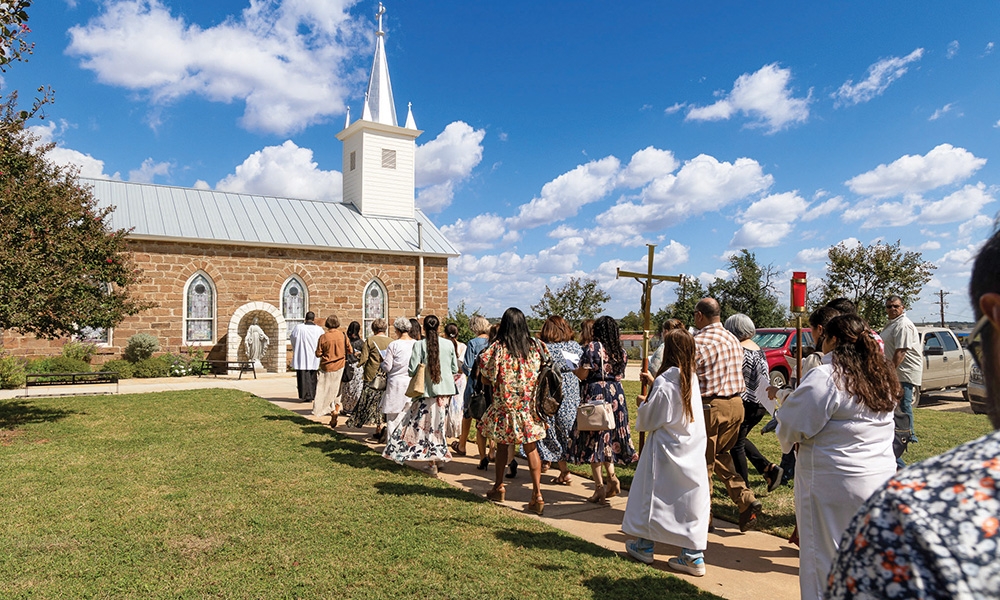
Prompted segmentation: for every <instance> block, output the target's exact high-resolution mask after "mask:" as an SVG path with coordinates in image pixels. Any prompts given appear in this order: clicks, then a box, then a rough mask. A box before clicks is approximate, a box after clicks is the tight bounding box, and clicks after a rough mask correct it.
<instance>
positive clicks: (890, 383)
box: [775, 315, 902, 599]
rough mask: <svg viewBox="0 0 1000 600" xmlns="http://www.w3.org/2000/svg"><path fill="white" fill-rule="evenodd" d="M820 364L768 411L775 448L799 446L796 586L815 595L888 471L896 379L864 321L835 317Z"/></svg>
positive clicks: (826, 332)
mask: <svg viewBox="0 0 1000 600" xmlns="http://www.w3.org/2000/svg"><path fill="white" fill-rule="evenodd" d="M822 349H823V353H824V356H823V363H822V364H821V365H820V366H818V367H816V368H814V369H812V370H811V371H809V373H808V374H806V376H805V377H804V378H803V379H802V384H801V385H800V386H799V387H798V389H796V390H795V391H794V392H792V393H791V394H790V395H789V396H788V398H786V399H785V401H784V403H783V404H782V405H781V407H780V408H779V409H778V410H777V412H775V418H776V419H777V420H778V429H777V434H778V440H779V441H780V442H781V450H782V451H783V452H788V451H789V450H791V448H792V446H793V445H794V444H798V445H799V449H798V459H797V461H796V467H795V520H796V522H797V524H798V528H799V540H800V550H799V557H800V558H799V591H800V592H801V595H802V598H804V599H808V598H821V597H822V596H823V590H824V589H825V588H826V578H827V575H828V573H829V570H830V566H831V565H832V564H833V558H834V557H835V556H836V554H837V548H838V545H839V542H840V538H841V536H842V535H843V533H844V531H845V530H846V529H847V526H848V524H849V523H850V522H851V519H852V518H853V517H854V513H855V512H857V510H858V508H860V507H861V505H862V504H863V503H864V501H865V500H867V499H868V496H870V495H871V494H872V493H873V492H874V491H875V490H876V489H878V488H879V487H881V486H882V484H884V483H885V482H886V480H887V479H889V478H890V477H891V476H892V474H893V473H895V472H896V457H895V455H894V454H893V452H892V439H893V428H894V426H893V417H892V411H893V409H894V408H895V407H896V403H897V402H898V399H899V397H900V396H901V395H902V389H901V388H900V385H899V381H898V380H897V379H896V374H895V372H894V370H893V369H892V367H891V365H890V364H889V362H888V361H887V360H886V358H885V356H884V355H883V354H882V352H881V351H880V350H879V347H878V344H877V343H876V342H875V340H874V339H872V337H871V336H870V335H869V334H868V326H867V324H866V323H865V321H864V320H863V319H862V318H861V317H858V316H857V315H841V316H839V317H836V318H834V319H832V320H831V321H830V322H829V323H827V325H826V327H825V328H824V330H823V348H822Z"/></svg>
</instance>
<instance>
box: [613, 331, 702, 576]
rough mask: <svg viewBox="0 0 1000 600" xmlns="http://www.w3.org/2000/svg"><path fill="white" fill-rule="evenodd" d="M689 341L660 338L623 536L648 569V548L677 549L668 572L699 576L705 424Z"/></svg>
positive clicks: (676, 334) (686, 336)
mask: <svg viewBox="0 0 1000 600" xmlns="http://www.w3.org/2000/svg"><path fill="white" fill-rule="evenodd" d="M694 356H695V345H694V338H693V337H692V336H691V334H690V333H688V332H687V331H685V330H683V329H674V330H671V331H667V332H666V333H665V334H664V336H663V361H662V363H661V365H660V373H659V374H658V375H657V377H656V379H655V380H653V378H652V377H651V376H650V375H649V374H648V373H643V377H644V378H646V380H647V383H652V388H650V390H649V395H648V396H647V397H646V398H645V399H643V398H642V397H641V396H640V397H639V402H640V404H639V409H638V412H637V413H636V419H635V426H636V429H638V430H640V431H648V432H650V435H649V438H647V440H646V446H645V448H644V449H643V452H642V454H641V455H640V456H639V465H638V466H637V467H636V469H635V476H634V478H633V479H632V488H631V489H630V491H629V495H628V505H627V506H626V507H625V518H624V520H623V521H622V531H624V532H625V533H627V534H629V535H634V536H636V539H631V540H628V541H627V542H625V549H626V551H628V553H629V555H630V556H632V557H633V558H635V559H636V560H639V561H641V562H644V563H646V564H652V562H653V542H660V543H662V544H670V545H672V546H678V547H680V548H681V554H680V556H678V557H675V558H671V559H670V560H668V561H667V564H668V565H669V566H670V567H671V568H673V569H675V570H678V571H683V572H684V573H689V574H691V575H697V576H702V575H704V574H705V554H704V552H705V548H706V547H707V546H708V523H709V519H710V518H711V514H710V513H711V500H712V498H711V488H710V487H709V481H708V474H707V472H706V471H705V446H706V444H707V443H708V438H707V436H706V434H705V417H704V412H703V411H702V409H701V391H700V389H699V388H698V378H697V377H696V376H695V373H694V370H695V362H694Z"/></svg>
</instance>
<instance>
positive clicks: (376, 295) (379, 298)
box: [362, 279, 389, 337]
mask: <svg viewBox="0 0 1000 600" xmlns="http://www.w3.org/2000/svg"><path fill="white" fill-rule="evenodd" d="M363 306H364V311H365V322H364V323H363V327H364V330H363V331H362V335H363V336H364V337H368V336H369V335H371V334H372V321H374V320H375V319H385V318H387V316H388V314H389V313H388V310H386V307H387V306H388V302H387V298H386V294H385V286H383V285H382V282H381V281H379V280H378V279H372V280H371V282H369V283H368V285H367V286H365V296H364V304H363Z"/></svg>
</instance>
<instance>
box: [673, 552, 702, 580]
mask: <svg viewBox="0 0 1000 600" xmlns="http://www.w3.org/2000/svg"><path fill="white" fill-rule="evenodd" d="M667 564H668V565H670V568H671V569H674V570H675V571H680V572H681V573H687V574H688V575H694V576H695V577H704V576H705V559H704V558H696V559H694V560H692V559H690V558H684V557H683V556H678V557H677V558H671V559H670V560H668V561H667Z"/></svg>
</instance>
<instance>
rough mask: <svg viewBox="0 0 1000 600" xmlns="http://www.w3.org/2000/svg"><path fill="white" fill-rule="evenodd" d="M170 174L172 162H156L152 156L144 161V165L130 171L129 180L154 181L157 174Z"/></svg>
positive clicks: (162, 175) (139, 181)
mask: <svg viewBox="0 0 1000 600" xmlns="http://www.w3.org/2000/svg"><path fill="white" fill-rule="evenodd" d="M169 174H170V163H168V162H159V163H158V162H154V161H153V159H152V158H147V159H146V160H144V161H142V166H140V167H139V168H138V169H132V170H131V171H129V172H128V180H129V181H134V182H136V183H153V178H154V177H156V176H158V175H159V176H160V177H166V176H167V175H169Z"/></svg>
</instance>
